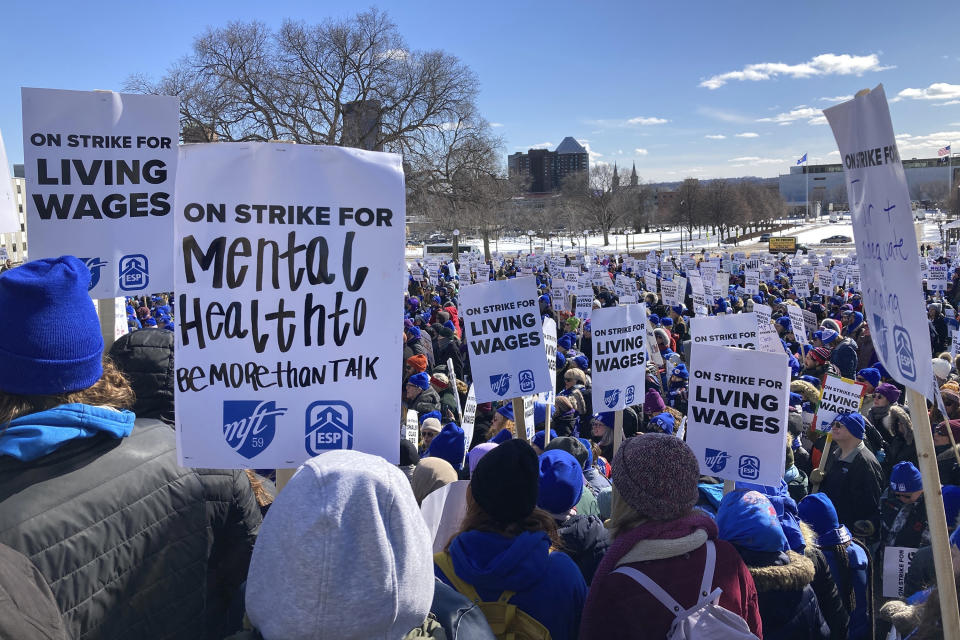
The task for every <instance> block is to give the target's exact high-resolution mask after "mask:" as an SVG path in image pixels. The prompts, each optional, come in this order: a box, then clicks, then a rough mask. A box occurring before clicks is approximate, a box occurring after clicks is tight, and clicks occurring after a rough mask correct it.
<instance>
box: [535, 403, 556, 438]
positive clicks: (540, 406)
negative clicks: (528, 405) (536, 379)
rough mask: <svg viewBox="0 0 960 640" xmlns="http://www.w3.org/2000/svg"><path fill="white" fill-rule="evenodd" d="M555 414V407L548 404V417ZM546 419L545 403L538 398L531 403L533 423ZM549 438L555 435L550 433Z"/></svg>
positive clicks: (539, 422) (542, 421)
mask: <svg viewBox="0 0 960 640" xmlns="http://www.w3.org/2000/svg"><path fill="white" fill-rule="evenodd" d="M556 414H557V408H556V407H554V406H553V405H550V417H551V418H552V417H553V416H555V415H556ZM546 421H547V403H546V402H540V401H539V400H538V401H536V402H534V403H533V424H543V423H544V422H546ZM550 433H551V434H552V433H553V429H551V430H550ZM550 437H551V438H556V437H557V436H555V435H551V436H550Z"/></svg>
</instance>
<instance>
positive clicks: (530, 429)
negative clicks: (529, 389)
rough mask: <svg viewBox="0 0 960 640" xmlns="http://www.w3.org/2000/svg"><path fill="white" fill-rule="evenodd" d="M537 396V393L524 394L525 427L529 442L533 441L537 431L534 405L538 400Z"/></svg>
mask: <svg viewBox="0 0 960 640" xmlns="http://www.w3.org/2000/svg"><path fill="white" fill-rule="evenodd" d="M537 397H538V396H535V395H529V396H523V429H524V431H525V432H526V434H527V442H533V436H534V435H536V433H537V429H536V424H534V419H535V415H536V414H535V407H534V405H535V404H536V402H537Z"/></svg>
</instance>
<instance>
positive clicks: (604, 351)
mask: <svg viewBox="0 0 960 640" xmlns="http://www.w3.org/2000/svg"><path fill="white" fill-rule="evenodd" d="M646 307H647V306H646V305H645V304H630V305H625V306H620V307H610V308H607V309H597V310H595V311H594V312H593V317H592V318H591V322H590V324H591V326H592V328H593V362H592V363H591V364H592V371H593V406H594V407H596V408H597V410H599V408H600V407H603V410H604V411H620V410H622V409H625V408H626V407H629V406H631V405H633V404H636V403H637V401H638V399H642V398H643V397H644V393H645V391H644V380H645V377H646V352H645V350H644V344H645V342H646V338H647V331H646V324H647V308H646ZM651 348H652V349H655V348H656V346H655V345H651Z"/></svg>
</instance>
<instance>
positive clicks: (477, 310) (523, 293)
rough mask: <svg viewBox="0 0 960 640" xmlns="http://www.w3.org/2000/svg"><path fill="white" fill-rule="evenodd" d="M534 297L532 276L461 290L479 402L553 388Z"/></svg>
mask: <svg viewBox="0 0 960 640" xmlns="http://www.w3.org/2000/svg"><path fill="white" fill-rule="evenodd" d="M537 298H538V297H537V286H536V281H535V280H533V279H530V278H514V279H513V280H499V281H494V282H485V283H482V284H474V285H470V286H469V287H464V288H463V290H462V291H461V292H460V310H461V313H462V314H463V317H464V318H466V320H465V323H464V324H465V326H466V329H467V331H466V337H467V347H468V349H469V350H470V369H471V371H472V373H473V381H474V384H475V385H476V394H477V402H492V401H496V400H506V399H508V398H518V397H520V396H522V395H529V394H534V393H540V392H542V391H550V390H551V389H553V384H552V383H551V382H550V370H549V369H548V368H547V358H546V355H545V347H544V341H543V330H542V328H541V320H540V306H539V303H538V300H537Z"/></svg>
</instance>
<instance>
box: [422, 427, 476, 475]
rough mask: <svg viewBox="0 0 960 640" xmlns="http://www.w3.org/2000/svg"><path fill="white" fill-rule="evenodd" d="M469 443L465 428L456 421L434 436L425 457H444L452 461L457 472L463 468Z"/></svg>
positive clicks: (451, 464) (452, 465)
mask: <svg viewBox="0 0 960 640" xmlns="http://www.w3.org/2000/svg"><path fill="white" fill-rule="evenodd" d="M466 447H467V443H466V440H465V435H464V432H463V429H461V428H460V427H459V426H458V425H457V424H456V423H453V422H449V423H447V424H446V425H444V427H443V429H441V430H440V433H438V434H437V435H435V436H434V437H433V440H431V441H430V446H429V447H427V452H426V453H425V454H424V456H423V457H425V458H442V459H444V460H446V461H447V462H449V463H450V466H451V467H453V468H454V469H455V470H456V471H457V472H459V471H460V469H461V468H463V458H464V456H465V455H466V450H467V448H466Z"/></svg>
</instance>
